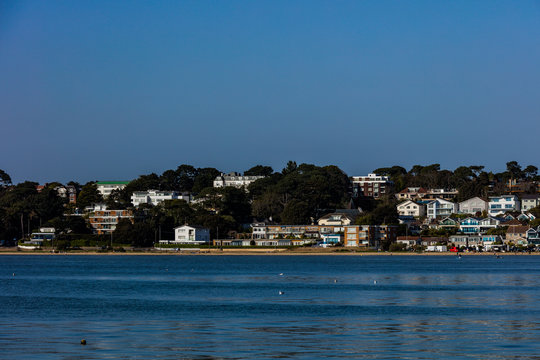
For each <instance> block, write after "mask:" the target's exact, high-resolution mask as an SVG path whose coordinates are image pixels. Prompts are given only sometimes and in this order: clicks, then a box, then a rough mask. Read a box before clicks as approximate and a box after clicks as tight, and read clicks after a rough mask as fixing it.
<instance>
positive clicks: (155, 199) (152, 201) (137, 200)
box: [131, 190, 192, 207]
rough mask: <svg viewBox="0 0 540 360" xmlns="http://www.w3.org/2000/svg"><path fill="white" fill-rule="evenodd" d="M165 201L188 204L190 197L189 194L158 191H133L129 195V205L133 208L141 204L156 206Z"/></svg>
mask: <svg viewBox="0 0 540 360" xmlns="http://www.w3.org/2000/svg"><path fill="white" fill-rule="evenodd" d="M165 200H184V201H186V202H188V203H189V202H190V201H191V200H192V197H191V194H190V193H179V192H177V191H160V190H146V191H135V192H133V195H131V203H132V204H133V206H134V207H139V206H140V205H141V204H149V205H152V206H157V205H159V204H161V203H162V202H164V201H165Z"/></svg>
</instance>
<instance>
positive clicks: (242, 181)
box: [214, 172, 264, 188]
mask: <svg viewBox="0 0 540 360" xmlns="http://www.w3.org/2000/svg"><path fill="white" fill-rule="evenodd" d="M262 178H264V176H243V175H240V174H239V173H236V172H232V173H229V174H223V173H221V175H219V176H218V177H216V178H215V179H214V187H215V188H219V187H225V186H233V187H236V188H242V187H248V185H249V184H251V183H252V182H254V181H256V180H259V179H262Z"/></svg>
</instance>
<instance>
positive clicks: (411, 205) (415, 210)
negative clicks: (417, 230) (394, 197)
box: [397, 200, 426, 217]
mask: <svg viewBox="0 0 540 360" xmlns="http://www.w3.org/2000/svg"><path fill="white" fill-rule="evenodd" d="M397 212H398V214H399V216H414V217H420V216H425V215H426V206H425V205H424V204H421V203H417V202H414V201H412V200H407V201H405V202H402V203H401V204H398V205H397Z"/></svg>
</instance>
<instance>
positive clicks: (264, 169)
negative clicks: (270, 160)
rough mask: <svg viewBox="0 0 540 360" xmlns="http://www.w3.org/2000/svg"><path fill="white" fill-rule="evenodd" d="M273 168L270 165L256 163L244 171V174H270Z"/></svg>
mask: <svg viewBox="0 0 540 360" xmlns="http://www.w3.org/2000/svg"><path fill="white" fill-rule="evenodd" d="M273 173H274V170H273V169H272V168H271V167H270V166H263V165H256V166H254V167H252V168H251V169H249V170H247V171H246V172H244V175H245V176H270V175H272V174H273Z"/></svg>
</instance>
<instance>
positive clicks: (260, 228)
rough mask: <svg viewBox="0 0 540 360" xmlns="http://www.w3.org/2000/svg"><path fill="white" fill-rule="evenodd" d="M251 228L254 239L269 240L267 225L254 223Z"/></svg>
mask: <svg viewBox="0 0 540 360" xmlns="http://www.w3.org/2000/svg"><path fill="white" fill-rule="evenodd" d="M251 228H252V229H253V232H252V233H251V238H252V239H267V235H266V224H265V223H253V224H251Z"/></svg>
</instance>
